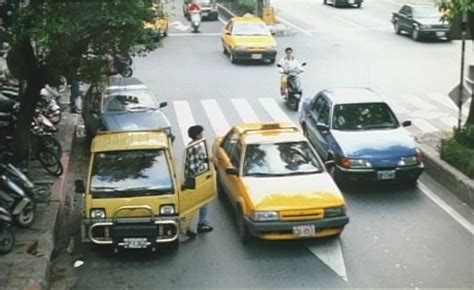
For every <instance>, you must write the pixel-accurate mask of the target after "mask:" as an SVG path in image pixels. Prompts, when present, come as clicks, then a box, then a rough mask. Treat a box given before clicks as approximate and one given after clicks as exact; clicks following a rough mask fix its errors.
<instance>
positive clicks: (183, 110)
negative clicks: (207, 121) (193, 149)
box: [173, 101, 196, 144]
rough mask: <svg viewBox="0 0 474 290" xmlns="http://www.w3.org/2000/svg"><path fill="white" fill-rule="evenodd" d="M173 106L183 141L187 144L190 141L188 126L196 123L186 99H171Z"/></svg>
mask: <svg viewBox="0 0 474 290" xmlns="http://www.w3.org/2000/svg"><path fill="white" fill-rule="evenodd" d="M173 107H174V111H175V114H176V119H177V120H178V126H179V131H180V132H181V137H182V138H183V143H184V144H188V143H189V142H190V141H191V139H190V138H189V137H188V128H189V127H190V126H193V125H195V124H196V122H195V121H194V117H193V114H192V112H191V108H190V106H189V103H188V102H187V101H173Z"/></svg>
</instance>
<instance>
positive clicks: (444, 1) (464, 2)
mask: <svg viewBox="0 0 474 290" xmlns="http://www.w3.org/2000/svg"><path fill="white" fill-rule="evenodd" d="M438 6H439V7H440V9H441V10H442V11H449V13H451V14H452V16H454V15H459V14H461V13H463V12H469V11H474V1H472V0H439V1H438Z"/></svg>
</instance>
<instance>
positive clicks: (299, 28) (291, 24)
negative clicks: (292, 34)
mask: <svg viewBox="0 0 474 290" xmlns="http://www.w3.org/2000/svg"><path fill="white" fill-rule="evenodd" d="M276 18H277V20H278V21H280V22H283V23H285V24H286V25H288V26H291V27H293V28H294V29H296V30H298V31H299V32H301V33H303V34H306V35H307V36H311V33H309V32H308V31H307V30H305V29H303V28H301V27H299V26H298V25H296V24H293V23H291V22H290V21H288V20H286V19H284V18H282V17H281V16H278V17H276Z"/></svg>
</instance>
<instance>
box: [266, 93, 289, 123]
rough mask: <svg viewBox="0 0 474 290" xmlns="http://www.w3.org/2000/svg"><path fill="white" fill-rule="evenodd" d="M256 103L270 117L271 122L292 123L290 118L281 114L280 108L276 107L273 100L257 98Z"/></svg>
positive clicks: (283, 113)
mask: <svg viewBox="0 0 474 290" xmlns="http://www.w3.org/2000/svg"><path fill="white" fill-rule="evenodd" d="M258 101H259V102H260V104H261V105H262V107H263V108H264V109H265V111H267V113H268V114H269V115H270V116H271V117H272V119H273V121H275V122H289V123H293V121H292V120H291V119H290V117H288V115H287V114H285V112H283V110H282V109H281V108H280V106H278V104H277V102H276V101H275V99H274V98H270V97H267V98H258Z"/></svg>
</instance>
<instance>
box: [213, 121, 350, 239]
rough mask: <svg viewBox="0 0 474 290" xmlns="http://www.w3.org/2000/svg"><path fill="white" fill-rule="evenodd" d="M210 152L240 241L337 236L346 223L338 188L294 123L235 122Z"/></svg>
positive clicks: (342, 200) (219, 191) (220, 193)
mask: <svg viewBox="0 0 474 290" xmlns="http://www.w3.org/2000/svg"><path fill="white" fill-rule="evenodd" d="M213 155H214V159H213V161H214V166H215V167H216V171H217V184H218V193H219V195H220V196H221V197H223V198H227V199H228V200H229V201H230V204H231V205H232V208H233V210H234V211H235V217H236V221H237V225H238V230H239V236H240V239H241V241H242V242H247V241H249V240H250V239H251V238H252V237H253V236H256V237H258V238H261V239H266V240H293V239H302V238H318V237H326V236H338V235H340V234H341V232H342V230H343V229H344V227H345V225H346V224H347V223H348V222H349V217H348V216H347V215H346V203H345V200H344V197H343V196H342V194H341V192H340V191H339V188H338V187H337V185H336V184H335V183H334V181H333V180H332V178H331V176H330V175H329V174H328V172H327V171H326V170H325V168H324V164H323V163H322V161H321V160H320V159H319V157H318V156H317V154H316V152H315V151H314V150H313V149H312V147H311V145H310V144H309V143H308V140H307V139H306V138H305V137H304V136H303V134H302V132H301V130H300V129H298V128H297V127H296V126H295V125H293V124H285V123H266V124H265V123H264V124H242V125H238V126H234V127H233V128H232V129H231V130H230V131H229V132H228V133H227V134H226V135H225V136H224V137H219V138H217V139H216V140H215V142H214V144H213Z"/></svg>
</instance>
